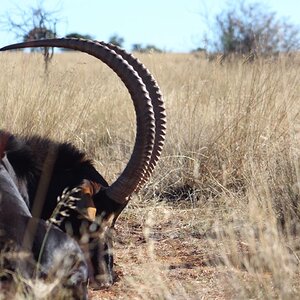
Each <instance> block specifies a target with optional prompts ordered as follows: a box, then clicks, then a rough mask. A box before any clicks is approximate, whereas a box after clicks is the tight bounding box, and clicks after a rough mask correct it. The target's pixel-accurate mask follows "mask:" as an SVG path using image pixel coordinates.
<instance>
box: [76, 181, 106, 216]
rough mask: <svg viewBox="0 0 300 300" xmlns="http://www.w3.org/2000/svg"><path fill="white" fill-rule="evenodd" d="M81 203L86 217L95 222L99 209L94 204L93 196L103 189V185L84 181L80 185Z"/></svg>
mask: <svg viewBox="0 0 300 300" xmlns="http://www.w3.org/2000/svg"><path fill="white" fill-rule="evenodd" d="M80 189H81V201H80V208H81V209H82V210H83V213H84V215H85V216H86V217H87V218H88V219H90V220H91V221H95V219H96V214H97V209H96V207H95V204H94V200H93V196H94V195H95V194H97V193H98V192H99V191H100V189H101V184H99V183H96V182H94V181H91V180H87V179H84V180H83V181H82V184H81V185H80Z"/></svg>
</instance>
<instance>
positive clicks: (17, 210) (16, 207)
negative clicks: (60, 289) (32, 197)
mask: <svg viewBox="0 0 300 300" xmlns="http://www.w3.org/2000/svg"><path fill="white" fill-rule="evenodd" d="M14 177H15V174H14V171H13V169H11V168H10V165H9V162H6V163H5V164H4V163H3V162H2V161H1V164H0V195H1V197H0V231H1V235H0V247H1V256H2V257H4V261H3V265H2V266H1V268H2V269H4V270H6V272H7V271H12V272H16V273H21V274H22V276H23V277H25V278H35V277H37V278H47V279H50V277H51V276H53V275H54V276H55V274H57V275H58V274H59V273H57V272H59V271H60V267H61V264H63V265H64V266H65V269H63V275H62V277H61V282H62V285H63V286H64V287H65V288H67V289H69V290H70V292H71V294H72V298H73V299H86V298H87V279H88V266H87V263H86V261H85V258H84V254H83V253H82V251H81V249H80V248H79V246H78V244H77V243H76V242H75V241H74V240H73V239H72V238H70V237H69V236H68V235H67V234H65V233H64V232H62V231H61V230H60V229H58V228H57V227H55V226H53V225H50V224H47V223H46V222H45V221H43V220H40V219H36V218H32V216H31V214H30V212H29V210H28V207H27V206H26V204H25V202H24V199H23V198H22V196H21V194H20V193H19V191H18V188H17V186H16V185H15V183H14V180H13V179H14ZM18 253H19V255H23V256H22V257H21V258H18V257H16V258H14V255H18ZM66 254H67V255H66ZM24 255H25V256H24ZM65 262H66V263H67V264H64V263H65ZM55 263H56V265H55ZM58 266H59V268H58ZM10 279H11V275H10V273H9V272H8V273H6V275H4V276H0V281H3V280H4V281H9V280H10Z"/></svg>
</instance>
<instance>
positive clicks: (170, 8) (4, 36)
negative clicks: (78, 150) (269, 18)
mask: <svg viewBox="0 0 300 300" xmlns="http://www.w3.org/2000/svg"><path fill="white" fill-rule="evenodd" d="M39 2H40V1H39V0H15V1H14V0H0V16H2V15H3V14H6V13H13V12H14V11H15V7H16V4H17V5H18V6H19V7H21V8H22V9H23V8H26V7H30V6H36V4H37V3H39ZM43 3H44V7H45V8H46V9H49V10H56V9H57V10H59V11H60V12H59V14H58V15H59V16H60V17H61V22H60V23H59V24H58V26H57V33H58V35H59V36H64V35H66V34H68V33H70V32H79V33H81V34H90V35H92V36H93V37H94V38H95V39H98V40H104V41H107V40H108V39H109V37H110V36H111V35H113V34H118V35H119V36H121V37H123V38H124V39H125V43H124V46H125V47H126V48H127V49H128V50H130V49H131V45H132V44H134V43H141V44H154V45H156V46H157V47H159V48H162V49H165V50H168V51H174V52H175V51H176V52H188V51H190V50H192V49H195V48H197V47H199V46H201V45H202V44H201V42H202V41H201V40H202V39H201V37H202V35H203V33H204V31H205V30H206V31H207V30H209V27H207V24H205V22H204V20H203V18H202V16H201V15H203V14H205V13H206V12H207V13H208V15H209V16H212V15H213V14H215V13H218V12H220V11H221V10H222V9H223V8H224V7H225V6H226V3H228V1H226V0H148V1H147V0H44V1H43ZM264 3H266V4H267V5H268V6H269V7H270V8H271V9H272V10H274V11H275V12H277V13H278V15H279V16H284V17H288V18H289V19H290V20H291V21H292V22H294V23H296V24H300V1H299V0H265V1H264ZM16 41H17V40H16V38H15V37H14V35H13V34H12V33H9V32H3V31H0V46H4V45H6V44H8V43H12V42H16Z"/></svg>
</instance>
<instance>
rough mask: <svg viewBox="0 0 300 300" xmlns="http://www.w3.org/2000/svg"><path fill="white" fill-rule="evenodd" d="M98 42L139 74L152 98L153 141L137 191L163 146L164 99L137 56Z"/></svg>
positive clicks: (147, 176)
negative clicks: (150, 153) (149, 156)
mask: <svg viewBox="0 0 300 300" xmlns="http://www.w3.org/2000/svg"><path fill="white" fill-rule="evenodd" d="M99 43H100V44H101V45H103V46H106V47H108V48H109V49H111V50H114V51H115V52H116V53H117V54H119V55H121V56H122V58H123V59H124V60H126V61H127V62H128V63H129V64H130V65H131V66H132V67H133V68H134V70H135V71H136V72H137V73H138V74H139V76H140V77H141V79H142V80H143V82H144V84H145V86H146V88H147V90H148V93H149V95H150V98H151V100H152V105H153V111H154V116H155V141H154V146H153V151H152V155H151V158H150V162H149V165H148V168H147V170H146V173H145V174H144V176H143V178H142V179H141V181H140V183H139V185H138V187H137V189H136V191H138V190H140V189H141V188H142V186H143V184H144V183H145V182H146V181H147V180H148V179H149V177H150V176H151V174H152V172H153V170H154V168H155V166H156V164H157V162H158V160H159V158H160V155H161V152H162V149H163V146H164V142H165V135H166V124H167V121H166V109H165V104H164V100H163V98H162V94H161V91H160V89H159V86H158V84H157V82H156V81H155V79H154V78H153V76H152V75H151V74H150V72H149V71H148V69H147V68H146V67H145V66H144V65H143V64H142V63H141V62H140V61H139V60H138V59H137V58H135V57H133V56H132V55H131V54H130V53H127V52H126V51H125V50H123V49H121V48H120V47H118V46H116V45H113V44H110V43H105V42H99Z"/></svg>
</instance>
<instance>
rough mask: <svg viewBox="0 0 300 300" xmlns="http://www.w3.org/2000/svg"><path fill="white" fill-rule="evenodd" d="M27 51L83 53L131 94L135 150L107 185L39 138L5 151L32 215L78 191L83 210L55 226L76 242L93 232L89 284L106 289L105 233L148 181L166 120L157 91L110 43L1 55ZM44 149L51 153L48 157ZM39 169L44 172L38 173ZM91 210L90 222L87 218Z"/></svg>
mask: <svg viewBox="0 0 300 300" xmlns="http://www.w3.org/2000/svg"><path fill="white" fill-rule="evenodd" d="M26 47H63V48H69V49H73V50H79V51H82V52H85V53H88V54H90V55H92V56H94V57H96V58H98V59H100V60H101V61H102V62H104V63H105V64H107V65H108V66H109V67H110V68H111V69H112V70H113V71H114V72H115V73H116V74H117V75H118V76H119V77H120V79H121V80H122V81H123V83H124V84H125V86H126V87H127V89H128V91H129V93H130V95H131V98H132V101H133V104H134V108H135V112H136V121H137V126H136V139H135V145H134V148H133V153H132V155H131V157H130V160H129V162H128V164H127V166H126V167H125V169H124V170H123V172H122V173H121V175H120V176H119V177H118V178H117V179H116V180H115V182H113V183H112V184H111V185H108V183H107V182H106V181H105V180H104V179H103V177H102V176H101V175H100V174H99V173H98V172H97V171H96V169H95V168H94V166H93V164H92V162H91V161H90V160H88V159H87V158H86V155H85V154H84V153H83V152H81V151H79V150H78V149H76V148H75V147H74V146H72V145H70V144H66V143H55V142H53V141H50V140H47V139H44V138H41V137H13V136H12V137H11V138H10V140H9V141H8V144H7V148H6V151H7V157H8V159H9V161H10V163H11V164H12V166H13V168H14V170H15V172H16V174H17V177H18V178H22V180H24V181H25V182H26V185H27V190H28V195H29V207H30V210H31V211H32V214H33V216H36V217H41V218H42V219H48V218H49V217H50V215H51V214H52V212H53V210H54V209H55V207H56V203H57V201H56V199H57V197H58V196H59V195H60V194H61V193H62V191H63V189H65V188H66V187H68V188H73V187H75V186H80V187H81V196H82V199H83V202H82V203H83V204H82V207H85V208H83V209H82V207H81V208H80V207H79V208H78V209H77V210H72V211H69V216H68V217H67V218H65V220H64V221H63V222H62V223H60V224H59V226H60V228H61V229H62V230H64V231H67V229H68V228H71V231H72V233H73V235H74V236H75V237H76V238H77V239H78V241H79V242H80V241H81V237H82V230H81V229H80V228H82V226H85V228H87V231H93V232H89V233H90V234H91V235H90V239H89V257H88V260H89V264H90V270H89V272H90V274H89V276H90V281H91V282H92V285H93V286H94V287H100V286H102V285H107V284H111V283H112V282H113V277H114V275H113V256H112V251H111V249H112V241H111V234H110V232H111V231H110V229H111V228H112V227H113V226H114V223H115V221H116V220H117V218H118V216H119V214H120V213H121V212H122V210H123V209H124V208H125V206H126V205H127V203H128V201H129V200H130V198H131V195H132V194H133V193H134V192H137V191H138V190H139V189H140V188H141V187H142V185H143V184H144V183H145V182H146V181H147V180H148V178H149V177H150V175H151V173H152V172H153V169H154V167H155V165H156V164H157V161H158V159H159V157H160V154H161V151H162V147H163V144H164V139H165V129H166V118H165V108H164V102H163V99H162V96H161V93H160V89H159V87H158V85H157V84H156V82H155V80H154V78H153V77H152V75H151V74H150V73H149V71H148V70H147V69H146V68H145V67H144V66H143V65H142V64H141V63H140V62H139V61H138V60H137V59H135V58H134V57H133V56H132V55H130V54H128V53H126V52H125V51H124V50H122V49H120V48H118V47H116V46H113V45H111V44H107V43H104V42H97V41H87V40H81V39H46V40H39V41H30V42H25V43H20V44H14V45H10V46H7V47H4V48H2V49H0V51H4V50H9V49H18V48H26ZM48 149H52V150H51V151H50V153H49V152H48ZM25 161H26V162H25ZM45 165H46V168H45V167H43V166H45ZM47 165H48V168H47ZM49 166H50V167H49ZM43 168H44V169H46V171H45V170H44V172H43ZM41 182H42V183H44V184H43V186H44V197H40V196H39V192H40V186H41ZM41 198H44V200H43V201H42V200H41ZM93 207H94V208H95V210H96V212H95V217H94V216H93V215H91V214H90V211H91V209H92V208H93ZM94 219H96V221H95V222H94ZM91 228H92V230H90V229H91ZM99 230H100V232H101V238H99V234H98V232H99Z"/></svg>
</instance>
